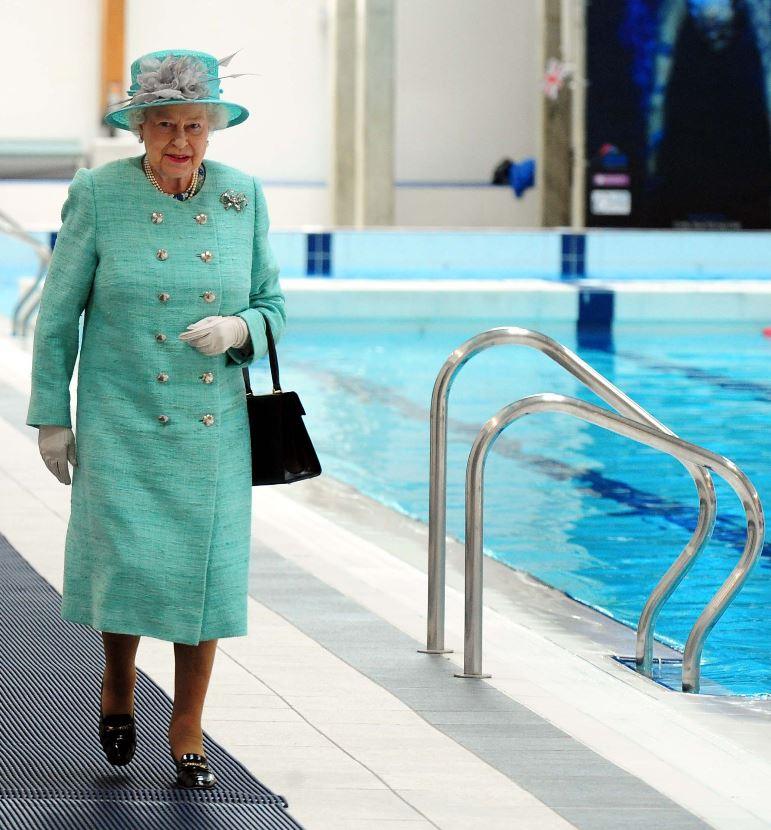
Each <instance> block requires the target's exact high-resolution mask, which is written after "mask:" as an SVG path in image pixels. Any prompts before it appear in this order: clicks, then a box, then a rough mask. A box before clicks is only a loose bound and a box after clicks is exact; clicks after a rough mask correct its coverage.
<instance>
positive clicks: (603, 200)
mask: <svg viewBox="0 0 771 830" xmlns="http://www.w3.org/2000/svg"><path fill="white" fill-rule="evenodd" d="M590 210H591V211H592V213H593V214H594V215H595V216H629V214H630V213H631V212H632V193H631V191H629V190H592V192H591V202H590Z"/></svg>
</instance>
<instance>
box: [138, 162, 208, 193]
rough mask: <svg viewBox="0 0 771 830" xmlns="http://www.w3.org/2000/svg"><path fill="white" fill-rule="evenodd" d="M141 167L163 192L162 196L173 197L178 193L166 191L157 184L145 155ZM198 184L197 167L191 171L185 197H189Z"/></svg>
mask: <svg viewBox="0 0 771 830" xmlns="http://www.w3.org/2000/svg"><path fill="white" fill-rule="evenodd" d="M142 167H143V168H144V171H145V174H146V175H147V178H148V179H150V181H151V182H152V183H153V184H154V185H155V187H156V188H157V189H158V190H160V191H161V193H163V195H164V196H169V197H170V198H172V199H173V198H174V197H175V196H177V195H178V194H176V193H167V192H166V191H165V190H164V189H163V188H162V187H161V186H160V185H159V184H158V180H157V179H156V178H155V174H154V173H153V170H152V168H151V167H150V162H149V161H148V160H147V156H145V157H144V158H143V159H142ZM197 184H198V168H196V169H195V170H194V171H193V180H192V181H191V182H190V186H189V187H188V188H187V190H185V191H184V193H185V198H186V199H189V198H190V197H191V196H192V195H193V194H194V193H195V188H196V185H197Z"/></svg>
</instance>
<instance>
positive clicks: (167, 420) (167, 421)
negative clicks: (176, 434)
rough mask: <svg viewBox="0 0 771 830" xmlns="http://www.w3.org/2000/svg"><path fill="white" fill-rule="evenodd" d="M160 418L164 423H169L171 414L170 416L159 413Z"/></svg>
mask: <svg viewBox="0 0 771 830" xmlns="http://www.w3.org/2000/svg"><path fill="white" fill-rule="evenodd" d="M158 420H159V421H160V422H161V423H162V424H168V423H169V416H168V415H159V416H158Z"/></svg>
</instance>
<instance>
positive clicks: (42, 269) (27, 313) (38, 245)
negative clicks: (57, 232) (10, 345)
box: [0, 211, 51, 336]
mask: <svg viewBox="0 0 771 830" xmlns="http://www.w3.org/2000/svg"><path fill="white" fill-rule="evenodd" d="M0 233H4V234H7V235H8V236H12V237H13V238H14V239H18V240H19V241H20V242H25V243H26V244H27V245H30V246H31V247H32V248H33V249H34V251H35V253H36V254H37V258H38V271H37V275H36V277H35V280H34V282H33V283H32V285H31V286H30V287H29V288H28V289H27V290H26V291H25V292H24V294H23V295H22V297H21V298H20V299H19V301H18V302H17V303H16V306H15V307H14V309H13V314H12V317H11V323H12V326H11V332H12V334H13V335H14V336H16V335H25V334H26V333H27V328H28V324H29V319H30V317H31V316H32V314H33V312H34V311H35V309H36V308H37V307H38V305H39V303H40V293H41V289H40V284H41V282H42V281H43V277H44V276H45V273H46V271H47V270H48V264H49V263H50V261H51V249H50V248H49V247H48V246H47V245H44V244H43V243H42V242H39V241H38V240H37V239H35V237H34V236H32V235H31V234H29V233H27V231H25V230H24V228H22V226H21V225H20V224H19V223H18V222H16V221H15V220H14V219H12V218H11V217H10V216H8V214H6V213H3V212H2V211H0ZM33 297H34V302H31V299H32V298H33ZM22 313H23V317H22Z"/></svg>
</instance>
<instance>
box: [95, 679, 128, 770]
mask: <svg viewBox="0 0 771 830" xmlns="http://www.w3.org/2000/svg"><path fill="white" fill-rule="evenodd" d="M103 690H104V677H102V685H101V687H100V689H99V742H100V743H101V744H102V749H103V750H104V751H105V753H106V755H107V760H108V761H109V762H110V763H111V764H114V765H115V766H123V764H128V762H129V761H130V760H131V759H132V758H133V757H134V750H135V749H136V745H137V733H136V725H135V723H134V716H133V715H128V714H126V715H124V714H119V715H105V714H104V713H103V712H102V691H103Z"/></svg>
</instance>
